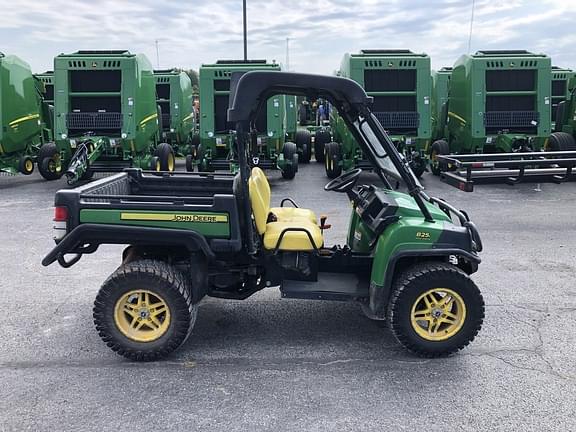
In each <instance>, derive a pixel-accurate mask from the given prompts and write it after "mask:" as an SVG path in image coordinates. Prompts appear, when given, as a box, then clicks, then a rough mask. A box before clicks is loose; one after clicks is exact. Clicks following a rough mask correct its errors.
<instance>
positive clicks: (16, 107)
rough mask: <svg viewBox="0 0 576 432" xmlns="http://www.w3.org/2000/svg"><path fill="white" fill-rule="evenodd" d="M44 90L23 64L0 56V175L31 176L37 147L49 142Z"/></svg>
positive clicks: (50, 135) (21, 61)
mask: <svg viewBox="0 0 576 432" xmlns="http://www.w3.org/2000/svg"><path fill="white" fill-rule="evenodd" d="M44 91H45V90H44V84H43V83H42V82H41V81H40V80H39V79H37V78H35V77H34V76H33V75H32V71H31V70H30V66H29V65H28V64H27V63H26V62H24V61H23V60H21V59H20V58H18V57H16V56H14V55H4V54H2V53H0V172H6V173H9V174H17V173H21V174H25V175H29V174H32V172H33V171H34V163H35V162H36V159H37V155H38V152H39V150H40V147H41V146H42V145H43V144H45V143H49V142H50V141H51V140H52V122H51V116H50V109H49V106H48V104H47V103H46V102H45V101H44V100H43V99H42V96H43V94H44Z"/></svg>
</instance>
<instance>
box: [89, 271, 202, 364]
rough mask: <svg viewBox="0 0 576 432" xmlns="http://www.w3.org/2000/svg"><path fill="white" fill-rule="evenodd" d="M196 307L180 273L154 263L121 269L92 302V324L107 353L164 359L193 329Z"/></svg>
mask: <svg viewBox="0 0 576 432" xmlns="http://www.w3.org/2000/svg"><path fill="white" fill-rule="evenodd" d="M197 312H198V305H197V304H193V299H192V296H191V290H190V287H189V285H188V282H187V281H186V279H185V278H184V277H183V275H182V274H181V273H180V272H179V271H177V270H176V269H175V268H174V267H172V266H170V265H168V264H166V263H164V262H162V261H155V260H136V261H132V262H129V263H126V264H123V265H121V266H120V267H119V268H118V269H117V270H116V271H115V272H114V273H112V275H110V277H109V278H108V279H107V280H106V281H105V282H104V284H103V285H102V287H101V288H100V291H99V292H98V295H97V297H96V300H95V302H94V310H93V316H94V324H95V325H96V330H97V331H98V334H99V335H100V337H101V338H102V340H103V341H104V342H105V343H106V344H107V345H108V346H109V347H110V348H111V349H112V351H114V352H116V353H118V354H120V355H122V356H124V357H126V358H128V359H130V360H135V361H153V360H158V359H160V358H163V357H165V356H167V355H168V354H170V353H171V352H172V351H174V350H175V349H177V348H178V347H179V346H181V345H182V344H183V343H184V342H185V341H186V339H187V338H188V336H189V335H190V333H191V332H192V328H193V327H194V323H195V322H196V315H197Z"/></svg>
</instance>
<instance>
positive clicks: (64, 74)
mask: <svg viewBox="0 0 576 432" xmlns="http://www.w3.org/2000/svg"><path fill="white" fill-rule="evenodd" d="M54 90H55V138H56V140H55V141H56V142H55V144H52V143H50V144H45V145H44V146H43V147H42V148H41V150H40V154H39V157H38V168H39V170H40V173H41V174H42V176H43V177H44V178H45V179H47V180H54V179H57V178H59V177H61V176H62V175H63V174H64V175H66V177H67V178H68V182H69V183H74V182H76V181H78V180H80V179H89V178H90V177H91V176H92V175H93V173H95V172H98V171H105V172H111V171H112V172H113V171H121V170H123V169H124V168H126V167H138V168H143V169H154V170H157V171H172V170H174V164H175V157H174V151H173V149H172V147H171V146H170V144H168V143H161V142H160V136H159V119H158V109H157V105H156V89H155V82H154V75H153V71H152V65H151V64H150V62H149V60H148V59H147V58H146V57H145V56H144V55H142V54H138V55H136V54H132V53H130V52H129V51H124V50H119V51H78V52H75V53H73V54H61V55H59V56H57V57H56V58H55V60H54Z"/></svg>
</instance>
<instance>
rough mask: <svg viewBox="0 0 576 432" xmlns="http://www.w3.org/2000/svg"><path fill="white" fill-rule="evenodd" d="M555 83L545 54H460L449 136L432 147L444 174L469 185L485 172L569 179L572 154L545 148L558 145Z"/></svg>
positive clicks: (453, 84)
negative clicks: (553, 106) (552, 136)
mask: <svg viewBox="0 0 576 432" xmlns="http://www.w3.org/2000/svg"><path fill="white" fill-rule="evenodd" d="M550 91H551V64H550V58H549V57H548V56H546V55H544V54H533V53H530V52H528V51H524V50H509V51H478V52H477V53H475V54H473V55H463V56H462V57H460V58H459V59H458V60H457V62H456V64H455V65H454V70H453V71H452V77H451V80H450V98H449V101H448V116H447V125H446V136H445V139H443V140H438V141H435V142H434V143H433V144H432V148H431V159H432V160H433V161H437V163H438V170H437V171H442V178H443V179H444V180H445V181H447V182H448V183H450V184H452V185H453V186H456V187H458V188H460V189H462V190H465V191H471V190H473V184H474V179H481V178H482V179H484V178H492V179H494V178H496V179H498V178H500V179H504V180H505V181H506V182H509V183H516V182H519V181H521V180H523V179H525V178H527V177H531V176H536V177H538V178H541V177H547V176H548V177H549V178H550V179H552V180H554V181H565V180H567V179H568V177H569V175H570V172H568V171H566V169H567V168H568V167H569V166H570V164H572V162H571V161H572V159H571V158H572V155H571V154H546V153H544V152H543V151H544V150H550V148H549V147H548V143H549V137H550V133H551V127H550V119H551V116H550V107H551V92H550ZM448 154H449V155H448ZM435 171H436V170H435Z"/></svg>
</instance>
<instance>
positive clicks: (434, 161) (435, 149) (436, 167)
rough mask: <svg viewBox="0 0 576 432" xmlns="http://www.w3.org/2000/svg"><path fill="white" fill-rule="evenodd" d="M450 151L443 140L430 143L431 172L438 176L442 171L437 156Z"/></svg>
mask: <svg viewBox="0 0 576 432" xmlns="http://www.w3.org/2000/svg"><path fill="white" fill-rule="evenodd" d="M449 153H450V148H449V146H448V143H447V142H446V141H445V140H438V141H434V142H433V143H432V147H431V148H430V169H431V171H432V174H434V175H436V176H439V175H440V173H441V172H442V171H443V169H442V168H443V166H442V164H441V163H440V161H439V160H438V156H440V155H447V154H449Z"/></svg>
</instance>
